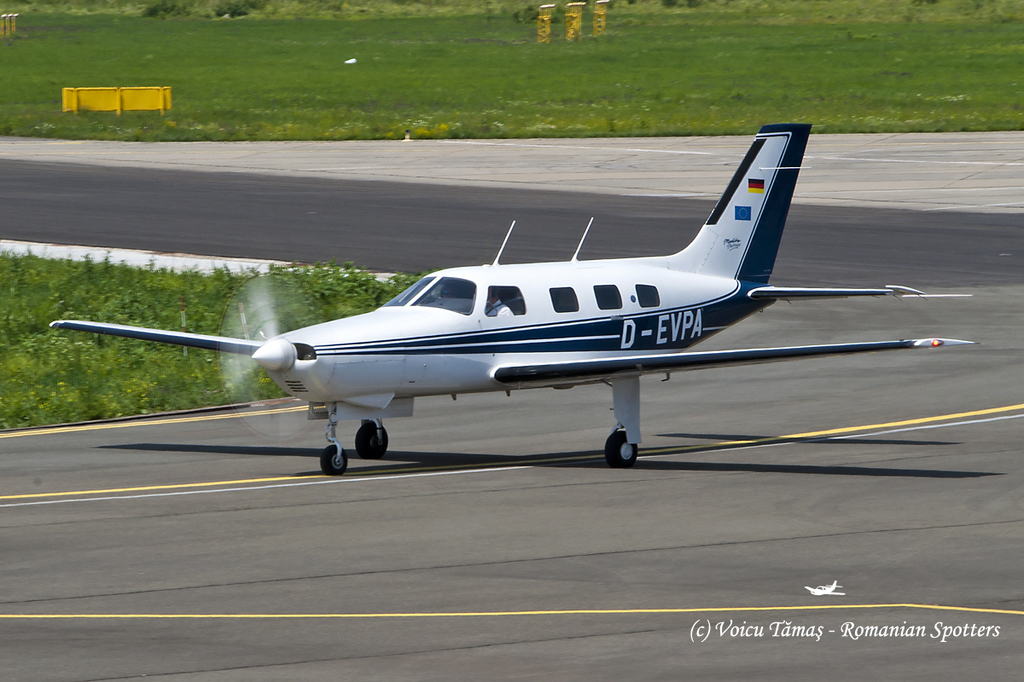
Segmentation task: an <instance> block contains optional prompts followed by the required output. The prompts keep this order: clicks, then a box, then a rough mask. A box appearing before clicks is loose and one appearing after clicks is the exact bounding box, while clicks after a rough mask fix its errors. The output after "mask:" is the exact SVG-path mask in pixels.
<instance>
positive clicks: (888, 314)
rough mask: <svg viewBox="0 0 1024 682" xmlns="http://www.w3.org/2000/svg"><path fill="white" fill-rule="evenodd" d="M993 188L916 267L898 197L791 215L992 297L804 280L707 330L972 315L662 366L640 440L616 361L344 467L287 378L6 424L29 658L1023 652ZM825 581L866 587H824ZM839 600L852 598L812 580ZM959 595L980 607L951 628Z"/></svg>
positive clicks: (777, 668) (748, 342) (427, 423)
mask: <svg viewBox="0 0 1024 682" xmlns="http://www.w3.org/2000/svg"><path fill="white" fill-rule="evenodd" d="M0 166H2V167H4V168H9V167H10V165H8V164H0ZM153 172H157V171H153ZM138 174H139V175H140V176H141V175H142V174H141V173H138ZM182 175H184V174H182ZM254 178H255V176H252V177H250V178H249V181H254ZM284 180H289V179H284ZM289 181H290V180H289ZM338 187H339V191H341V190H344V188H345V186H344V185H338ZM392 189H395V188H392ZM396 191H397V190H396ZM444 196H447V195H444ZM470 196H472V195H470ZM551 196H552V197H556V198H557V197H561V196H563V195H560V194H554V193H552V194H551ZM457 199H458V197H457V196H454V195H452V196H449V197H448V199H446V200H449V201H452V202H456V201H457ZM566 201H570V199H568V198H567V199H566ZM609 201H610V202H612V203H610V204H609V206H610V207H611V208H610V209H609V211H613V210H615V209H614V202H613V200H612V199H609ZM673 201H681V200H678V199H675V200H673ZM385 203H386V202H385ZM552 205H554V202H553V204H552ZM668 208H671V206H670V207H668ZM668 208H665V209H661V208H659V209H657V210H656V211H653V212H655V213H657V212H658V211H662V210H665V211H666V213H667V212H668ZM481 210H483V209H481ZM621 210H622V212H623V213H624V214H626V213H628V212H629V211H631V210H633V208H632V205H631V204H628V202H627V205H626V208H624V209H621ZM367 215H371V214H367ZM846 215H849V216H851V217H850V218H849V219H850V220H857V221H860V223H859V224H867V223H870V222H871V221H870V220H868V219H865V218H864V217H861V218H857V216H856V214H855V213H854V212H853V211H852V209H850V213H849V214H846ZM913 215H915V213H914V212H912V211H905V212H902V213H899V212H892V216H891V217H892V219H893V220H894V221H896V220H898V219H899V217H900V216H913ZM934 215H941V214H940V213H935V214H934ZM702 217H703V216H701V218H702ZM500 218H501V220H502V221H503V220H504V216H500ZM976 218H977V220H978V221H979V222H982V220H981V218H980V217H975V216H972V217H971V219H970V221H969V222H968V225H967V226H964V225H951V226H949V227H948V228H947V229H944V230H943V231H941V232H939V234H941V235H942V238H941V239H936V233H935V232H934V231H933V232H931V233H928V232H927V231H924V228H921V229H922V232H921V233H920V234H921V237H922V238H924V237H930V238H931V239H930V241H926V242H925V243H926V244H928V246H922V249H923V250H926V251H927V257H926V258H925V259H924V260H923V261H916V262H917V263H918V264H919V265H920V267H916V266H915V267H908V266H907V261H900V260H899V258H898V257H894V256H893V254H894V253H898V252H899V251H901V250H907V249H909V248H910V247H909V246H908V244H911V245H912V244H913V242H908V241H905V240H906V236H905V234H903V228H902V225H903V223H902V222H892V223H888V224H886V225H885V226H884V227H879V228H878V229H876V230H874V231H871V232H868V233H865V234H860V235H850V234H848V233H847V231H846V229H845V225H844V224H843V223H839V224H836V223H834V222H829V223H825V224H824V225H823V226H820V227H819V230H818V233H817V235H818V236H817V239H820V240H822V241H821V242H820V243H824V244H835V243H841V244H843V245H844V246H843V248H839V249H837V252H838V254H837V253H829V252H827V250H825V249H823V248H818V249H817V250H815V249H814V248H812V247H808V248H806V249H805V250H802V251H799V253H800V254H801V256H800V257H799V258H794V257H793V253H792V252H791V253H789V255H788V258H789V260H788V261H785V260H783V259H785V258H786V257H787V255H786V252H787V249H790V248H793V244H795V243H798V242H799V240H792V241H789V237H790V236H791V235H790V232H789V231H788V230H787V240H784V242H783V251H782V253H781V254H780V262H779V266H780V267H779V268H777V270H776V275H777V276H776V277H775V278H773V281H776V280H777V281H779V282H784V281H793V282H817V281H821V280H823V279H824V281H829V282H832V283H840V284H845V283H858V282H861V281H864V280H862V279H860V278H861V277H863V276H864V272H865V264H868V263H874V262H879V263H882V264H883V266H882V267H880V268H879V269H878V270H875V271H869V273H868V274H870V275H872V276H885V277H886V278H887V281H886V282H884V283H888V277H889V276H890V275H893V276H894V277H897V278H898V279H896V281H899V282H900V283H905V284H910V285H913V284H914V283H916V282H919V281H922V280H924V281H927V282H928V284H929V286H932V287H934V288H936V289H937V290H942V291H949V292H965V293H971V294H973V297H972V298H948V299H925V300H921V299H916V300H915V299H905V300H902V301H901V300H857V301H840V302H806V303H803V304H800V305H788V304H779V305H776V306H773V307H772V308H770V309H769V310H767V311H766V312H765V313H764V314H762V315H757V316H754V317H753V318H751V319H749V320H747V321H745V322H744V323H742V324H740V325H739V326H737V327H736V328H734V329H731V330H728V331H726V332H723V333H722V334H720V335H719V336H717V337H715V338H714V339H712V340H711V341H709V342H708V343H707V344H706V345H705V346H703V347H704V348H707V349H711V348H714V347H748V346H752V345H762V344H763V345H770V344H788V343H801V342H812V341H820V342H829V341H839V340H873V339H886V338H902V337H915V336H931V335H943V336H950V337H958V338H967V339H972V340H975V341H978V342H979V345H977V346H971V347H957V348H947V349H938V350H924V351H915V352H900V353H890V354H875V355H868V356H858V357H851V358H841V359H821V360H804V361H799V362H791V363H778V364H769V365H760V366H752V367H742V368H734V369H717V370H707V371H700V372H692V373H681V374H676V375H674V376H673V378H672V380H671V381H669V382H667V383H662V382H661V381H659V377H649V378H646V379H645V380H644V381H643V382H642V387H643V401H642V410H643V426H644V444H643V446H642V448H641V459H640V461H639V462H638V463H637V465H636V467H634V468H633V469H630V470H625V471H623V470H612V469H609V468H607V467H606V466H605V465H604V463H603V459H602V457H601V455H600V453H599V448H600V447H601V445H602V443H603V441H604V438H605V437H606V436H607V432H608V430H609V429H610V428H611V426H612V421H611V415H610V413H609V412H608V408H609V407H610V403H611V400H610V392H609V391H608V390H607V388H605V387H601V386H596V387H580V388H576V389H573V390H572V391H550V390H547V391H532V392H521V393H513V395H512V396H511V397H510V398H507V397H505V396H504V395H503V394H498V395H481V396H460V397H459V399H458V401H457V402H454V403H453V402H452V401H451V399H450V398H434V399H426V400H421V401H418V402H417V406H416V413H417V416H416V417H414V418H412V419H401V420H392V421H390V422H389V423H388V429H389V432H390V436H391V448H392V450H391V452H390V453H389V455H388V458H387V459H386V460H385V461H384V462H362V461H360V460H354V461H353V462H352V464H351V469H350V472H349V473H347V474H346V475H345V476H344V477H341V478H340V479H327V478H324V477H321V476H319V475H318V462H317V460H316V457H317V455H318V451H319V449H320V448H321V447H322V445H323V439H322V435H321V434H322V422H312V423H307V422H305V421H304V415H303V414H302V413H301V412H297V411H287V410H288V407H287V405H286V406H283V407H282V406H280V405H277V406H270V407H268V408H261V409H262V411H263V412H267V411H268V410H271V409H278V410H281V409H284V410H285V411H282V412H277V413H273V414H249V415H244V416H239V415H236V414H234V413H230V412H228V413H216V412H215V413H207V414H199V415H189V416H181V417H170V418H156V419H150V420H137V421H128V422H120V423H116V424H108V425H89V426H79V427H70V428H64V429H44V430H39V431H34V432H20V433H18V432H7V433H0V548H2V552H0V575H2V581H0V586H2V592H0V651H2V660H3V662H4V668H5V670H4V675H5V676H7V677H9V678H11V679H17V680H47V681H49V680H109V679H125V678H131V677H140V676H143V675H145V676H157V675H160V676H161V678H162V679H169V680H177V679H181V680H185V679H187V680H235V679H245V680H264V679H265V680H280V679H289V680H291V679H295V680H302V679H310V680H313V679H316V680H319V679H324V678H331V679H348V678H354V679H366V678H369V679H386V680H453V679H454V680H479V679H531V678H539V679H568V680H620V679H642V680H662V679H664V680H677V679H685V678H698V679H715V680H735V679H749V678H754V677H756V678H758V679H767V680H791V679H808V678H812V677H813V678H828V679H864V678H885V679H908V680H916V679H921V680H924V679H928V680H935V679H938V680H953V679H961V678H963V677H965V676H971V677H973V678H978V679H1014V678H1016V676H1017V675H1018V674H1019V662H1020V651H1021V650H1022V645H1024V586H1022V583H1021V580H1020V566H1021V561H1022V558H1024V532H1022V530H1024V493H1022V490H1024V460H1022V459H1021V457H1020V442H1021V433H1022V431H1021V429H1022V425H1024V421H1022V420H1024V393H1022V390H1021V386H1022V385H1024V369H1022V364H1021V362H1020V359H1021V357H1022V352H1024V338H1022V335H1021V320H1022V312H1024V282H1022V281H1021V274H1024V273H1022V272H1021V269H1020V268H1014V267H1013V266H1012V265H1010V264H1012V263H1014V262H1015V261H1014V260H1012V259H1013V256H999V255H998V253H989V255H988V256H987V257H990V258H991V263H990V265H986V263H985V261H983V260H981V258H982V256H975V255H972V254H973V253H975V252H971V251H969V250H968V251H966V252H961V249H969V248H970V247H971V246H972V244H971V239H970V235H971V234H972V233H973V234H976V235H985V236H984V239H981V240H980V241H981V242H982V244H985V243H986V240H991V241H988V242H987V246H984V247H982V246H976V245H975V246H976V248H978V251H977V252H976V253H978V254H984V253H986V252H985V249H989V250H990V251H995V250H996V248H997V245H998V248H999V249H1000V251H999V253H1001V252H1003V251H1002V250H1001V249H1002V248H1003V247H1002V244H1008V245H1009V246H1010V248H1006V250H1005V252H1006V253H1014V254H1015V255H1016V254H1017V252H1018V251H1019V248H1016V249H1015V248H1013V247H1018V246H1019V244H1020V237H1019V236H1018V235H1019V232H1014V230H1013V225H1012V224H1009V223H993V224H992V227H991V228H980V229H978V228H975V227H973V225H974V224H975V223H974V221H975V219H976ZM493 219H494V220H495V221H497V220H498V218H493ZM666 219H667V218H666ZM988 219H993V220H1000V219H1002V217H1000V216H986V217H985V220H988ZM907 222H908V223H909V224H910V225H913V219H912V218H908V220H907ZM460 224H461V223H460ZM7 226H8V224H7V223H5V232H6V229H7ZM580 227H581V228H582V225H581V226H580ZM459 229H462V228H459ZM908 229H909V230H910V231H911V232H912V231H913V230H914V229H917V228H913V227H910V228H908ZM975 229H978V231H977V232H976V233H974V232H973V231H974V230H975ZM987 229H991V230H992V232H986V230H987ZM640 232H645V233H646V231H644V230H640ZM655 232H656V230H655ZM964 233H967V234H966V235H965V234H964ZM866 235H870V236H869V237H868V236H866ZM2 236H9V235H8V234H4V235H2ZM858 236H860V237H861V238H860V239H858ZM641 239H643V237H641ZM846 243H851V244H853V246H851V252H850V253H849V254H848V256H849V260H848V261H847V262H846V263H845V265H844V264H842V263H841V262H839V261H841V260H842V258H841V256H842V254H843V253H844V250H845V244H846ZM943 243H945V244H946V248H942V246H941V245H942V244H943ZM950 245H953V246H952V247H951V246H950ZM858 249H859V250H858ZM221 255H245V254H221ZM971 258H978V260H970V259H971ZM965 262H969V263H970V266H965V265H964V264H965ZM784 263H785V268H786V269H785V274H786V279H783V278H782V274H783V269H782V266H783V264H784ZM1002 263H1007V265H1001V264H1002ZM1000 268H1005V270H1000ZM826 275H830V276H831V279H828V278H827V277H826ZM865 283H872V284H879V283H881V282H878V281H877V280H876V279H871V277H868V278H867V282H865ZM834 429H841V431H838V432H832V430H834ZM350 431H352V429H350ZM822 432H826V433H822ZM268 433H277V434H279V435H278V437H276V438H275V437H269V436H267V435H266V434H268ZM808 434H811V435H808ZM347 437H351V434H350V435H349V436H347ZM737 441H742V442H739V443H737ZM833 580H837V581H838V582H839V584H840V585H842V586H843V588H842V590H840V591H842V592H844V593H845V594H844V595H843V596H831V597H824V596H823V597H816V596H813V595H811V594H810V593H809V592H808V591H807V590H806V589H805V588H804V586H812V587H813V586H817V585H822V584H828V583H831V582H832V581H833ZM886 605H888V606H886ZM894 605H902V606H894ZM822 606H826V607H828V606H831V607H840V608H832V609H816V610H814V609H812V610H807V609H805V608H804V607H822ZM937 606H943V607H951V608H952V609H953V610H944V609H939V608H936V607H937ZM925 607H927V608H925ZM715 609H718V610H715ZM755 609H764V610H755ZM962 609H974V610H973V611H971V610H962ZM659 610H660V611H659ZM442 614H444V615H442ZM8 616H14V618H9V617H8ZM27 616H36V617H33V618H28V617H27ZM64 616H68V617H64ZM96 616H114V617H113V618H97V617H96ZM787 622H788V623H789V624H790V625H791V626H799V627H801V628H803V631H802V634H803V636H791V637H787V636H783V635H784V634H786V633H790V634H791V633H792V627H790V629H789V630H787V629H786V627H787V626H786V623H787ZM730 623H732V625H734V626H740V625H743V624H745V625H746V626H747V629H745V630H743V632H744V633H746V634H747V635H749V636H739V635H738V634H737V635H736V636H732V635H730V633H729V631H728V626H729V624H730ZM772 623H778V625H777V626H776V630H775V632H777V633H779V636H773V630H772ZM845 623H850V624H851V625H849V626H845V627H847V628H849V635H851V636H844V634H843V633H844V624H845ZM940 623H941V625H938V630H936V626H937V624H940ZM720 624H721V625H720ZM963 625H967V626H968V631H970V629H971V626H977V627H975V628H974V630H973V632H975V633H977V632H978V628H979V627H980V628H982V632H984V633H985V635H986V636H980V637H979V636H975V637H967V638H965V637H963V636H955V635H954V634H952V633H951V634H950V635H949V636H948V637H947V641H945V642H943V641H941V639H942V635H943V627H950V626H963ZM873 626H897V627H903V628H904V630H901V631H900V632H901V633H903V634H905V633H906V627H910V626H913V627H922V628H923V629H924V630H923V634H922V635H921V636H914V637H906V636H900V637H873V636H870V635H869V634H866V633H865V631H864V630H863V628H869V627H873ZM719 628H721V630H720V629H719ZM759 628H760V629H759ZM819 628H820V640H819V639H818V637H817V634H818V629H819ZM858 628H861V629H860V630H858ZM996 628H998V634H996V632H997V631H996ZM708 630H710V632H708ZM832 630H834V631H835V632H831V631H832ZM808 632H810V636H807V633H808ZM720 633H722V634H720ZM858 633H859V634H860V635H861V636H860V638H859V639H854V638H853V637H852V635H857V634H858ZM912 633H913V634H916V631H912ZM936 633H937V634H938V637H933V635H934V634H936ZM705 634H706V635H707V637H706V639H705V637H704V635H705ZM694 640H696V641H694Z"/></svg>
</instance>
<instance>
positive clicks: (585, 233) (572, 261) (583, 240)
mask: <svg viewBox="0 0 1024 682" xmlns="http://www.w3.org/2000/svg"><path fill="white" fill-rule="evenodd" d="M593 224H594V216H590V222H589V223H587V229H585V230H583V239H580V243H579V246H577V247H576V253H574V254H572V258H570V259H569V262H570V263H575V262H576V257H577V256H579V255H580V249H582V248H583V242H585V241H586V240H587V235H588V234H590V226H591V225H593Z"/></svg>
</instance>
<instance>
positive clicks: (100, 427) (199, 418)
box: [0, 405, 307, 438]
mask: <svg viewBox="0 0 1024 682" xmlns="http://www.w3.org/2000/svg"><path fill="white" fill-rule="evenodd" d="M306 409H307V408H306V406H305V405H300V406H293V407H275V408H273V409H269V410H253V411H251V412H232V413H231V414H204V415H196V416H193V417H167V418H165V419H145V418H142V419H139V420H138V421H134V420H133V421H124V422H114V423H108V424H74V425H71V426H54V427H51V428H42V429H33V430H31V431H11V432H8V433H0V438H24V437H25V436H49V435H52V434H55V433H77V432H80V431H104V430H106V429H128V428H133V427H137V426H158V425H161V424H189V423H191V422H209V421H216V420H218V419H238V418H239V417H250V416H263V415H267V414H280V413H282V412H303V411H305V410H306Z"/></svg>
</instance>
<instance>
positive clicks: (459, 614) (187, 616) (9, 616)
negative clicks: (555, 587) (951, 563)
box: [0, 604, 1024, 620]
mask: <svg viewBox="0 0 1024 682" xmlns="http://www.w3.org/2000/svg"><path fill="white" fill-rule="evenodd" d="M857 609H924V610H930V611H958V612H965V613H992V614H1000V615H1010V616H1024V611H1019V610H1014V609H984V608H975V607H971V606H945V605H942V604H815V605H809V606H724V607H710V608H679V609H561V610H538V611H454V612H444V611H433V612H430V611H427V612H420V613H416V612H413V613H3V614H0V620H58V619H90V620H92V619H111V618H124V619H135V620H150V619H152V620H157V619H165V620H194V619H234V620H253V619H283V618H307V619H356V618H498V617H505V616H624V615H625V616H628V615H672V614H686V613H736V612H742V613H750V612H757V611H839V610H845V611H849V610H857Z"/></svg>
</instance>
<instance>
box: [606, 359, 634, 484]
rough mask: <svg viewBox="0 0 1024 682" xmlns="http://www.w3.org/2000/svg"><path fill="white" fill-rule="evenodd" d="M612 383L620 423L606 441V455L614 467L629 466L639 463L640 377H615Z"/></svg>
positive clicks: (623, 467) (609, 464) (613, 397)
mask: <svg viewBox="0 0 1024 682" xmlns="http://www.w3.org/2000/svg"><path fill="white" fill-rule="evenodd" d="M610 383H611V385H612V403H613V405H614V410H615V419H616V420H617V421H618V423H617V424H616V425H615V428H614V429H612V434H611V435H610V436H608V440H606V441H605V443H604V459H605V461H606V462H608V466H610V467H614V468H616V469H626V468H629V467H631V466H633V465H634V464H636V455H637V444H638V443H639V442H640V377H638V376H632V377H631V376H625V377H614V378H612V380H611V382H610Z"/></svg>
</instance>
